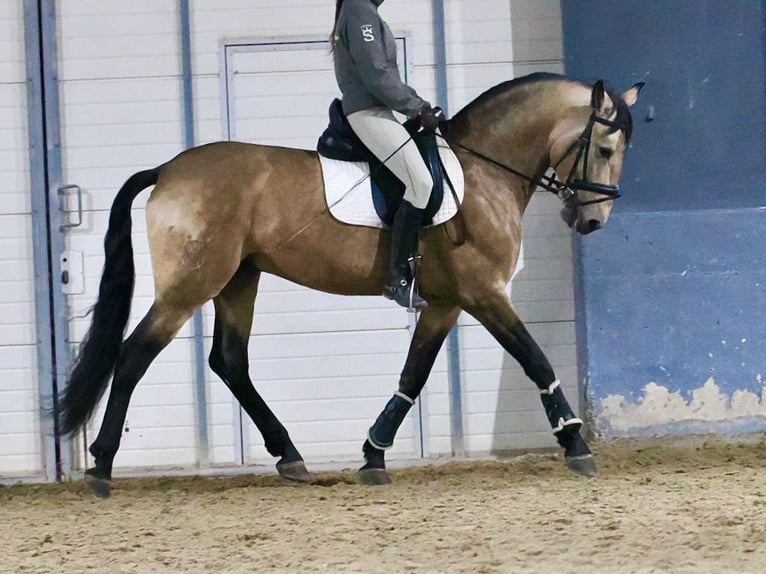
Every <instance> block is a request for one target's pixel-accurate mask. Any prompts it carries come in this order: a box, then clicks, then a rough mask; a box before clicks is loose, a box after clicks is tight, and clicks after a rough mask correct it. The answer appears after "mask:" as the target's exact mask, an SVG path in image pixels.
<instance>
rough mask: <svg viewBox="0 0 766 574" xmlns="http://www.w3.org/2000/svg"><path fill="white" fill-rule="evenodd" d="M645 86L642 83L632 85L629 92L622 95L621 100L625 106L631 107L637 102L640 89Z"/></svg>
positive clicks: (626, 91)
mask: <svg viewBox="0 0 766 574" xmlns="http://www.w3.org/2000/svg"><path fill="white" fill-rule="evenodd" d="M645 85H646V84H645V83H644V82H638V83H637V84H633V86H632V87H631V88H630V89H629V90H625V91H624V92H623V93H622V99H623V100H625V103H626V104H628V105H629V106H632V105H633V104H635V103H636V102H637V101H638V94H639V93H641V88H643V87H644V86H645Z"/></svg>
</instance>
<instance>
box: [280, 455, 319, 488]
mask: <svg viewBox="0 0 766 574" xmlns="http://www.w3.org/2000/svg"><path fill="white" fill-rule="evenodd" d="M277 472H278V473H279V476H281V477H282V478H286V479H287V480H292V481H294V482H302V483H305V484H314V483H315V482H316V478H314V475H312V474H311V473H310V472H309V471H308V470H307V469H306V465H305V463H304V462H303V461H302V460H296V461H294V462H282V461H279V462H278V463H277Z"/></svg>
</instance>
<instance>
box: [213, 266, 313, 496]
mask: <svg viewBox="0 0 766 574" xmlns="http://www.w3.org/2000/svg"><path fill="white" fill-rule="evenodd" d="M259 278H260V271H258V269H257V268H256V267H255V266H254V265H252V264H250V263H248V262H247V261H245V262H243V263H242V265H241V266H240V268H239V270H238V271H237V273H236V274H235V275H234V277H233V278H232V279H231V281H229V283H228V284H227V285H226V287H224V289H223V290H222V291H221V293H220V294H218V295H217V296H216V297H215V298H214V299H213V303H214V305H215V327H214V331H213V346H212V349H211V351H210V367H211V368H212V369H213V371H214V372H215V373H216V374H217V375H218V376H219V377H221V379H222V380H223V382H224V383H225V384H226V386H227V387H229V389H230V390H231V392H232V393H233V394H234V396H235V397H236V399H237V400H238V401H239V403H240V404H241V405H242V407H243V408H244V409H245V411H246V412H247V414H248V415H250V418H251V419H252V420H253V423H255V426H256V427H257V428H258V430H259V431H260V432H261V435H263V439H264V441H265V446H266V450H267V451H269V454H271V455H273V456H278V457H280V459H279V462H277V470H278V471H279V474H280V475H282V476H283V477H284V478H287V479H290V480H295V481H298V482H313V481H314V477H312V476H311V474H309V472H308V471H307V470H306V466H305V465H304V463H303V458H302V457H301V455H300V453H299V452H298V450H297V449H296V448H295V445H294V444H293V442H292V440H291V439H290V436H289V435H288V434H287V430H285V427H284V426H283V425H282V423H281V422H279V419H277V417H276V416H275V415H274V413H273V412H272V411H271V409H269V407H268V405H267V404H266V403H265V401H264V400H263V398H261V396H260V395H259V394H258V392H257V391H256V390H255V388H254V387H253V383H252V381H251V380H250V375H249V373H248V371H249V360H248V356H247V342H248V340H249V338H250V328H251V326H252V322H253V309H254V303H255V296H256V294H257V292H258V280H259Z"/></svg>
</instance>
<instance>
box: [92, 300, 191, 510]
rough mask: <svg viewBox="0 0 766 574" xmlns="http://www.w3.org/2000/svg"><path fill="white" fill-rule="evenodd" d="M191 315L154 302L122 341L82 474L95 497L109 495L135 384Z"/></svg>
mask: <svg viewBox="0 0 766 574" xmlns="http://www.w3.org/2000/svg"><path fill="white" fill-rule="evenodd" d="M190 316H191V312H189V311H185V310H184V311H180V310H168V309H162V308H160V307H159V306H158V305H157V303H156V302H155V304H154V305H153V306H152V308H151V309H149V312H148V313H147V314H146V316H145V317H144V318H143V319H142V320H141V322H140V323H139V324H138V326H137V327H136V329H135V330H134V331H133V333H132V334H131V335H130V337H128V338H127V339H126V340H125V341H124V342H123V344H122V347H121V348H120V354H119V357H118V359H117V363H116V365H115V369H114V377H113V379H112V387H111V390H110V392H109V399H108V400H107V403H106V412H105V413H104V419H103V422H102V423H101V428H100V430H99V432H98V436H97V437H96V440H95V441H93V444H91V445H90V453H91V454H92V455H93V457H94V458H95V466H94V467H93V468H90V469H88V470H87V471H86V473H85V475H86V480H87V481H88V483H89V484H90V486H91V488H92V489H93V491H94V492H95V493H96V494H97V495H98V496H101V497H103V498H106V497H107V496H109V494H110V492H111V478H112V464H113V462H114V457H115V455H116V454H117V450H118V449H119V447H120V438H121V436H122V429H123V425H124V424H125V417H126V415H127V412H128V403H129V402H130V397H131V395H132V394H133V390H134V389H135V388H136V384H138V381H139V380H140V379H141V377H142V376H143V375H144V373H145V372H146V369H147V368H148V367H149V365H150V364H151V362H152V361H153V360H154V359H155V358H156V357H157V355H158V354H159V353H160V351H161V350H162V349H164V348H165V346H166V345H167V344H168V343H169V342H170V341H171V340H172V339H173V337H175V335H176V333H177V332H178V330H179V329H180V328H181V327H182V326H183V324H184V323H185V322H186V320H187V319H188V318H189V317H190Z"/></svg>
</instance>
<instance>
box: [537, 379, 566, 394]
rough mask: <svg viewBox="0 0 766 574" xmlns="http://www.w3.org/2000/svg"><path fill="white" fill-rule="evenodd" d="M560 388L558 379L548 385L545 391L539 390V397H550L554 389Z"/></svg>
mask: <svg viewBox="0 0 766 574" xmlns="http://www.w3.org/2000/svg"><path fill="white" fill-rule="evenodd" d="M560 386H561V381H559V380H558V379H556V380H555V381H553V382H552V383H551V384H550V385H548V388H547V389H540V394H541V395H552V394H553V391H555V390H556V389H558V388H559V387H560Z"/></svg>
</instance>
